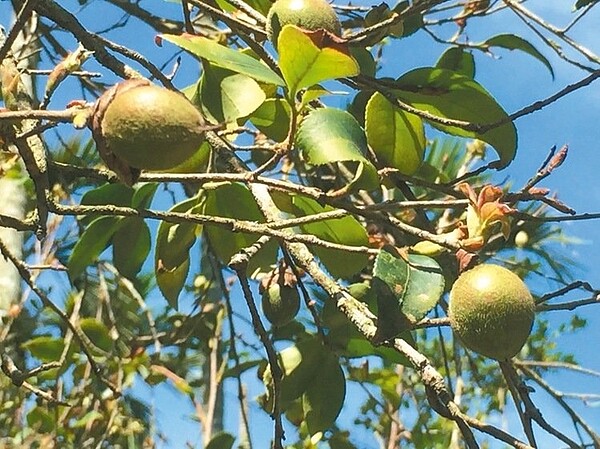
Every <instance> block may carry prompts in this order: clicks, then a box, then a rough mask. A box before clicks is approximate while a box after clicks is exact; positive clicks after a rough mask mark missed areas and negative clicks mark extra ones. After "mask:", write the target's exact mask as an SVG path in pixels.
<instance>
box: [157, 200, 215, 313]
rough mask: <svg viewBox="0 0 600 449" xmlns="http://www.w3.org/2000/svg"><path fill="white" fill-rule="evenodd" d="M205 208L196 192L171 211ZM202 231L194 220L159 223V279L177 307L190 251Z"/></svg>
mask: <svg viewBox="0 0 600 449" xmlns="http://www.w3.org/2000/svg"><path fill="white" fill-rule="evenodd" d="M203 208H204V203H203V200H202V198H201V197H200V196H196V197H194V198H190V199H188V200H185V201H182V202H181V203H178V204H176V205H175V206H173V207H172V208H171V209H169V212H180V213H186V212H189V213H200V212H202V210H203ZM198 233H199V226H198V225H197V224H194V223H188V222H185V223H170V222H167V221H161V222H160V225H159V226H158V232H157V234H156V250H155V253H154V272H155V274H156V282H157V284H158V287H159V289H160V291H161V292H162V294H163V295H164V297H165V298H166V299H167V301H168V302H169V305H170V306H171V307H173V308H175V309H176V308H177V302H178V298H179V293H180V292H181V290H182V289H183V286H184V284H185V279H186V278H187V273H188V270H189V251H190V248H191V247H192V246H193V245H194V243H195V242H196V236H197V234H198Z"/></svg>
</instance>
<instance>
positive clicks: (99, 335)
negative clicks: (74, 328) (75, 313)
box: [79, 318, 113, 352]
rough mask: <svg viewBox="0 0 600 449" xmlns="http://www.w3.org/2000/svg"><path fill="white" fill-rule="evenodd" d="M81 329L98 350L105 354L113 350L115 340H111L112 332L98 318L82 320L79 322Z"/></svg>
mask: <svg viewBox="0 0 600 449" xmlns="http://www.w3.org/2000/svg"><path fill="white" fill-rule="evenodd" d="M79 327H81V330H82V331H83V333H84V334H85V335H87V337H88V338H89V339H90V341H91V342H92V343H94V344H95V345H96V346H97V347H98V348H100V349H101V350H103V351H104V352H110V351H111V350H112V347H113V340H112V338H110V331H109V330H108V328H107V327H106V325H105V324H104V323H102V322H101V321H98V320H97V319H96V318H82V319H81V320H80V321H79Z"/></svg>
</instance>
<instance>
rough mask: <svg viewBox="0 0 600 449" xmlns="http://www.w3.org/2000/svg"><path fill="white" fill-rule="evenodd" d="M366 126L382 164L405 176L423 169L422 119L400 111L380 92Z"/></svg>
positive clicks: (370, 106)
mask: <svg viewBox="0 0 600 449" xmlns="http://www.w3.org/2000/svg"><path fill="white" fill-rule="evenodd" d="M365 122H366V123H365V131H366V134H367V141H368V142H369V145H370V146H371V148H372V149H373V151H374V152H375V154H376V155H377V159H378V160H379V161H380V162H381V163H382V164H384V165H386V166H388V167H393V168H396V169H398V170H399V171H400V172H401V173H404V174H405V175H412V174H413V173H414V172H415V171H416V170H417V169H418V168H419V166H420V165H421V163H422V162H423V154H424V152H425V130H424V128H423V121H422V120H421V119H420V118H419V117H417V116H416V115H413V114H409V113H407V112H404V111H402V110H400V109H398V108H397V107H395V106H394V105H393V104H392V103H390V102H389V101H388V100H387V99H386V98H385V97H384V96H383V95H382V94H380V93H379V92H377V93H375V94H374V95H373V96H372V97H371V99H370V100H369V102H368V103H367V108H366V112H365Z"/></svg>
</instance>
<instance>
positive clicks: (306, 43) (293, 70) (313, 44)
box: [277, 25, 360, 98]
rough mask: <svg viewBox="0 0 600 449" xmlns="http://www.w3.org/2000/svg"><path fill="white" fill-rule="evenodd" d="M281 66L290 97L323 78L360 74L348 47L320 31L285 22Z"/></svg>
mask: <svg viewBox="0 0 600 449" xmlns="http://www.w3.org/2000/svg"><path fill="white" fill-rule="evenodd" d="M277 48H278V49H279V66H280V67H281V73H282V74H283V78H284V79H285V83H286V86H287V87H288V91H289V97H290V98H294V97H295V96H296V94H297V93H298V91H300V90H301V89H304V88H305V87H309V86H313V85H315V84H317V83H320V82H321V81H325V80H331V79H335V78H342V77H346V76H355V75H358V73H359V71H360V69H359V67H358V63H357V62H356V61H355V60H354V58H353V57H352V56H351V55H350V53H349V52H348V50H347V49H346V48H345V47H343V46H342V45H340V44H336V43H334V42H333V41H331V39H330V38H329V37H328V35H327V34H326V33H325V32H324V31H322V30H320V31H315V32H310V33H305V32H303V31H302V30H301V29H300V28H298V27H295V26H293V25H286V26H284V27H283V29H282V30H281V33H279V38H278V39H277Z"/></svg>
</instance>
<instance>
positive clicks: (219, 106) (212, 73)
mask: <svg viewBox="0 0 600 449" xmlns="http://www.w3.org/2000/svg"><path fill="white" fill-rule="evenodd" d="M203 66H204V72H203V74H202V80H201V83H200V101H201V106H202V111H203V112H204V115H205V116H206V117H207V118H209V119H211V121H213V122H217V123H223V122H226V123H230V122H235V121H236V120H237V119H238V118H241V117H245V116H247V115H249V114H251V113H252V112H254V111H255V110H256V109H257V108H258V107H259V106H260V105H261V104H262V103H263V101H265V98H266V95H265V92H264V91H263V90H262V89H261V87H260V86H259V84H258V83H257V82H256V81H255V80H254V79H252V78H250V77H249V76H246V75H242V74H241V73H235V72H233V71H231V70H226V69H222V68H220V67H218V66H215V65H213V64H209V63H204V64H203Z"/></svg>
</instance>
